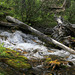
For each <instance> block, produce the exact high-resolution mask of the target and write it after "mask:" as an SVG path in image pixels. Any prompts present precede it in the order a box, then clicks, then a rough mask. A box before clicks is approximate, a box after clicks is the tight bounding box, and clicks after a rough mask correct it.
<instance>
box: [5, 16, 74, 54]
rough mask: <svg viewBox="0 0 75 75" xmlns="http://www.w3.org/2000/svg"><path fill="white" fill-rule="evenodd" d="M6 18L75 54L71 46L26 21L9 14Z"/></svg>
mask: <svg viewBox="0 0 75 75" xmlns="http://www.w3.org/2000/svg"><path fill="white" fill-rule="evenodd" d="M6 19H7V20H8V21H10V22H14V23H16V24H18V25H19V27H20V28H23V29H28V30H29V31H31V32H33V33H35V34H36V35H37V36H39V37H40V38H42V39H44V40H46V41H47V42H51V43H53V44H55V45H57V46H59V47H60V48H62V49H64V50H66V51H68V52H70V53H71V54H75V51H74V50H73V49H71V48H69V47H67V46H65V45H63V44H62V43H60V42H58V41H56V40H54V39H52V38H51V37H48V36H47V35H45V34H43V33H41V32H40V31H38V30H36V29H34V28H32V27H31V26H28V25H27V24H25V23H23V22H21V21H19V20H17V19H15V18H13V17H11V16H7V17H6Z"/></svg>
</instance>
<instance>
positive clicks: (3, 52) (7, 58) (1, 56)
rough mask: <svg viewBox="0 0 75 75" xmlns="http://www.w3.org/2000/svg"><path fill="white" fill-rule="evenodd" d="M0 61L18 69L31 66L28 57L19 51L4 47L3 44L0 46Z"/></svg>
mask: <svg viewBox="0 0 75 75" xmlns="http://www.w3.org/2000/svg"><path fill="white" fill-rule="evenodd" d="M0 61H1V62H4V63H6V64H8V65H9V66H11V67H13V68H15V69H17V70H23V69H30V68H31V65H30V64H29V63H28V59H27V58H26V57H24V56H22V55H20V53H19V52H17V51H14V50H11V49H8V48H4V47H3V46H2V45H1V46H0Z"/></svg>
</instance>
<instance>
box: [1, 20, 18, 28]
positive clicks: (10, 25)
mask: <svg viewBox="0 0 75 75" xmlns="http://www.w3.org/2000/svg"><path fill="white" fill-rule="evenodd" d="M0 26H5V27H15V26H17V24H15V23H9V22H3V21H0Z"/></svg>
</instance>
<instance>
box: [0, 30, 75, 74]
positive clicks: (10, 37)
mask: <svg viewBox="0 0 75 75" xmlns="http://www.w3.org/2000/svg"><path fill="white" fill-rule="evenodd" d="M0 43H3V45H4V47H6V48H10V49H13V50H16V51H18V52H20V53H21V54H22V55H24V56H26V57H27V58H28V59H43V58H44V57H45V56H49V55H57V56H60V57H63V58H64V59H65V60H67V61H71V62H73V63H74V64H75V55H73V54H70V53H69V52H67V51H64V50H58V49H52V48H48V47H46V46H45V42H42V41H41V40H39V39H38V37H36V36H35V35H31V34H25V33H23V32H22V31H19V30H16V31H14V32H11V31H5V30H0ZM39 66H42V65H37V67H39ZM35 68H36V67H34V69H35ZM44 72H45V71H44ZM44 75H46V74H44ZM54 75H56V74H54ZM59 75H60V74H59ZM66 75H68V74H66Z"/></svg>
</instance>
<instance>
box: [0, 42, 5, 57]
mask: <svg viewBox="0 0 75 75" xmlns="http://www.w3.org/2000/svg"><path fill="white" fill-rule="evenodd" d="M3 45H4V43H2V44H0V55H1V56H5V54H6V52H5V50H6V49H5V48H4V47H3Z"/></svg>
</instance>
